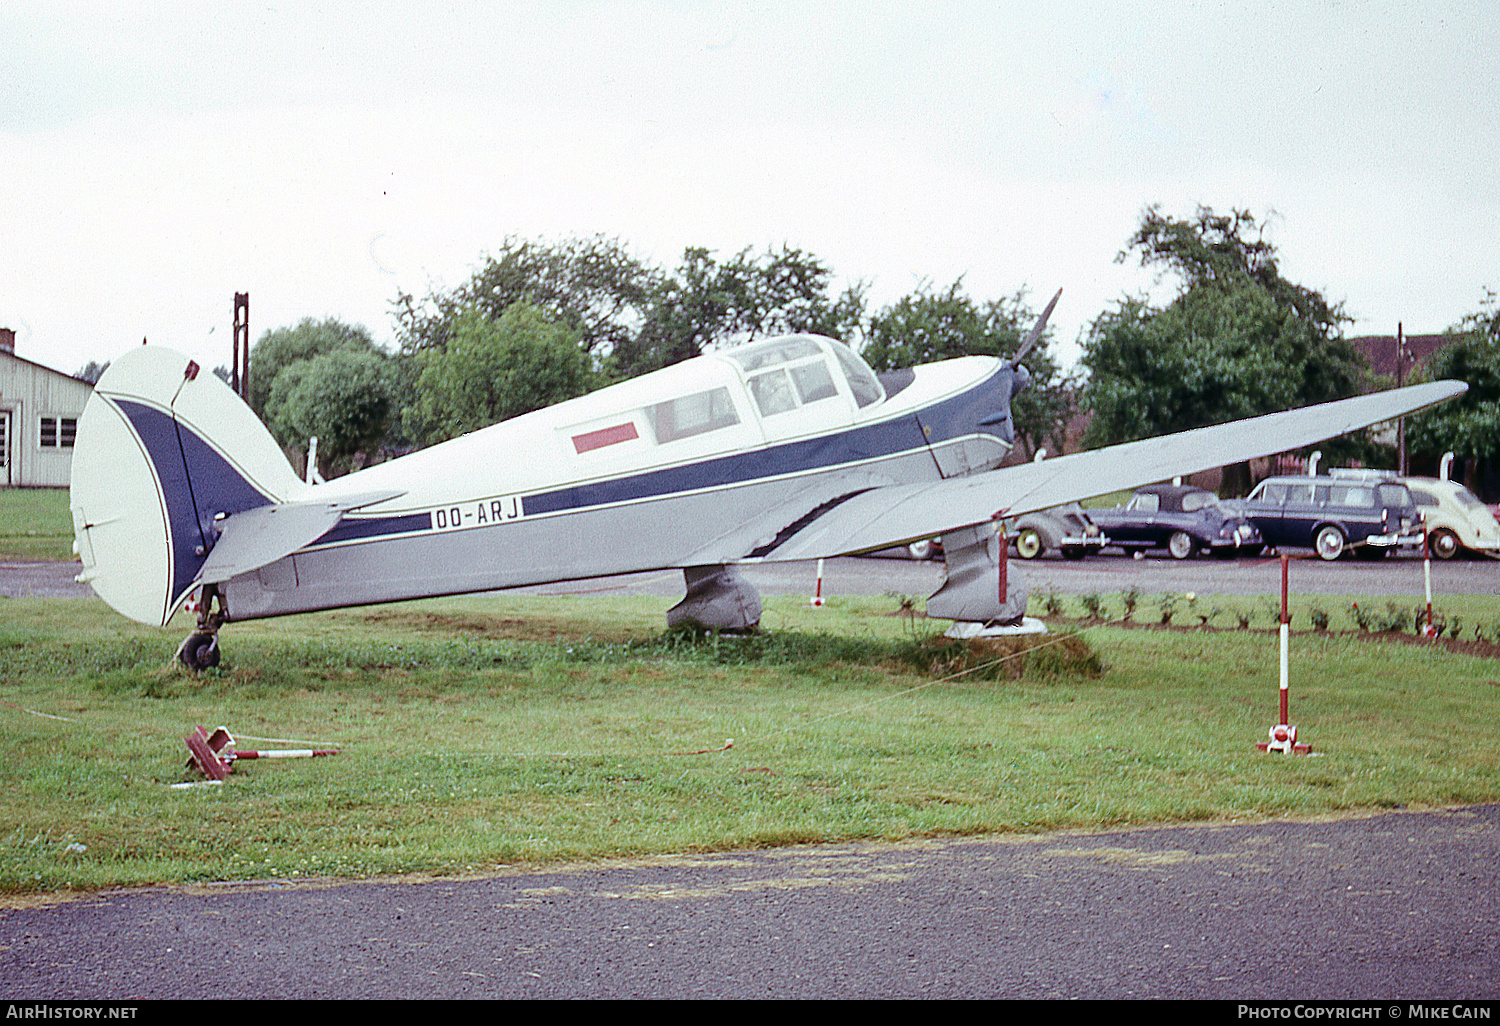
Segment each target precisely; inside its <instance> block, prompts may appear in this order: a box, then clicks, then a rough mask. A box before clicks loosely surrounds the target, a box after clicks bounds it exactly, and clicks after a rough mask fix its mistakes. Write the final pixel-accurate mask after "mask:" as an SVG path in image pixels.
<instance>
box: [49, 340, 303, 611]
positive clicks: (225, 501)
mask: <svg viewBox="0 0 1500 1026" xmlns="http://www.w3.org/2000/svg"><path fill="white" fill-rule="evenodd" d="M307 487H308V486H306V485H305V484H303V482H302V481H300V480H299V479H298V477H297V475H296V474H295V473H294V472H293V470H292V468H291V465H290V464H289V463H288V462H287V460H286V456H285V455H284V454H283V453H282V451H281V449H280V447H279V446H277V444H276V441H275V439H273V438H272V437H271V433H270V432H269V431H267V430H266V428H265V425H263V424H262V423H261V422H260V421H259V420H258V419H257V418H256V416H255V414H253V413H252V412H251V411H250V408H249V407H248V406H246V405H245V404H244V402H243V401H241V400H240V398H239V397H238V396H237V395H235V394H234V392H232V391H231V390H230V389H229V387H228V386H227V385H225V384H224V383H223V382H222V381H220V380H219V379H218V378H217V377H215V376H214V375H213V374H211V373H208V372H205V371H202V370H200V369H199V367H198V365H197V364H196V363H194V362H193V361H191V360H189V359H188V358H187V357H186V356H184V355H183V354H182V353H178V352H174V351H173V350H170V349H164V348H161V347H157V346H142V347H141V348H139V349H134V350H131V351H130V352H128V353H126V354H125V355H124V356H122V357H121V358H120V359H118V360H116V361H115V362H114V363H112V364H110V366H109V369H108V370H107V371H106V372H105V373H104V375H103V376H102V377H101V378H100V379H99V382H98V384H97V385H96V386H95V388H94V394H93V396H92V397H90V399H89V402H88V405H87V406H86V407H85V408H84V412H83V416H82V417H81V418H80V419H79V424H78V435H77V440H76V442H75V445H74V450H73V476H72V488H71V494H70V500H69V504H70V506H71V507H72V512H73V528H74V539H75V540H74V548H75V550H76V551H77V552H78V555H79V557H80V559H81V560H82V561H83V573H81V574H80V575H79V580H82V581H87V582H88V583H89V584H90V585H91V586H92V587H93V588H94V591H95V592H97V593H98V594H99V597H100V598H102V599H104V600H105V601H106V602H108V603H109V604H110V605H111V606H112V607H113V608H114V609H116V610H117V611H119V612H120V613H122V614H123V615H125V616H128V617H130V618H131V619H133V620H137V621H140V622H141V623H154V624H159V625H162V626H165V625H166V623H167V621H168V620H170V619H171V618H172V614H173V613H174V612H175V611H176V609H177V608H178V606H179V605H180V604H181V602H182V600H183V599H184V598H185V597H186V595H187V594H188V592H189V591H191V590H192V588H193V587H194V585H195V583H196V579H197V576H198V573H199V571H200V570H201V568H202V566H203V562H204V560H205V559H206V558H207V556H208V553H209V551H210V550H212V548H213V546H214V542H215V541H216V540H217V538H218V530H217V528H216V527H215V523H216V521H217V520H218V519H222V517H223V516H225V515H231V514H234V513H240V512H243V511H245V510H248V509H254V508H256V507H258V506H264V505H268V504H271V503H275V502H283V501H286V500H288V499H293V498H297V497H299V496H301V495H302V494H303V493H304V492H305V491H306V490H307Z"/></svg>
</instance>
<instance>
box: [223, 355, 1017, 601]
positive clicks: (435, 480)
mask: <svg viewBox="0 0 1500 1026" xmlns="http://www.w3.org/2000/svg"><path fill="white" fill-rule="evenodd" d="M1024 384H1025V371H1024V369H1018V370H1015V371H1013V370H1012V369H1011V368H1010V366H1009V365H1008V364H1007V363H1005V362H1004V361H1001V360H997V359H995V358H991V357H965V358H962V359H958V360H949V361H945V362H942V363H937V364H929V365H926V366H922V367H917V368H914V369H912V370H910V371H904V372H899V373H898V374H896V375H888V376H886V378H885V380H884V382H883V383H882V381H881V380H879V379H877V378H876V377H875V375H873V374H871V373H870V371H869V368H868V367H867V366H866V365H865V364H864V363H863V361H862V360H860V359H859V357H858V356H856V355H855V354H854V353H852V352H851V351H850V350H849V349H848V348H847V347H845V346H843V345H842V344H841V343H838V342H835V341H833V340H830V339H824V338H819V337H816V336H808V335H800V336H787V337H783V338H778V339H772V340H767V341H764V342H757V343H751V344H748V345H744V346H740V347H737V348H734V349H729V350H725V351H723V352H719V353H713V354H709V355H706V356H702V357H698V358H696V359H693V360H689V361H685V362H683V363H680V364H677V365H674V366H672V367H668V368H666V369H664V370H661V371H657V372H655V373H653V374H648V375H645V376H643V377H640V378H636V379H632V380H630V381H626V382H623V383H621V384H618V385H613V386H611V387H608V388H604V389H600V390H599V391H597V392H593V393H590V394H588V395H585V396H580V397H579V398H576V399H572V400H569V401H567V402H564V403H560V404H558V405H556V406H552V407H548V408H546V409H543V410H538V411H536V412H534V413H529V414H526V415H524V416H521V417H517V418H514V419H512V420H509V421H505V422H502V423H500V424H495V425H493V426H491V427H488V428H484V429H483V430H480V431H475V432H473V433H471V434H468V435H464V436H462V437H460V438H455V439H452V440H451V441H447V442H443V443H441V444H439V445H435V446H432V447H431V448H428V449H424V450H421V451H419V452H416V453H413V454H411V455H409V456H405V457H402V458H400V459H397V460H392V461H390V462H387V463H382V464H379V465H377V466H374V467H370V468H368V469H365V470H362V471H359V472H357V473H354V474H350V475H347V476H346V477H342V478H339V479H337V480H335V481H332V482H329V483H328V484H325V485H320V486H316V487H314V488H310V489H308V490H307V492H306V493H305V494H303V495H301V496H299V498H302V499H312V498H318V497H320V496H327V497H338V496H343V495H355V494H361V493H372V492H381V491H400V492H401V493H402V494H401V495H400V496H399V497H397V498H395V499H391V500H388V501H386V502H383V503H380V504H378V505H374V506H370V507H367V508H365V509H361V510H359V511H358V512H355V513H351V514H348V515H346V516H345V518H344V519H343V520H342V521H341V522H340V523H339V524H338V525H337V526H336V527H335V528H334V529H333V530H332V531H330V532H329V533H328V534H326V535H324V536H323V537H321V538H319V539H318V540H317V541H316V542H314V543H313V544H311V545H308V546H306V547H305V548H303V549H301V550H299V551H297V552H295V553H294V554H292V555H291V556H288V557H286V558H284V559H281V560H279V561H277V562H275V563H272V564H270V565H267V566H264V567H261V568H259V569H258V570H256V571H252V572H250V573H246V574H243V575H241V576H239V577H235V578H233V579H232V580H230V581H228V582H227V583H226V584H225V585H223V586H222V591H223V593H224V596H225V598H226V600H227V603H228V608H229V611H230V615H231V616H232V617H233V618H234V619H245V618H252V617H259V616H274V615H279V614H282V613H289V612H300V611H307V610H313V609H323V608H332V607H338V606H347V605H359V604H366V603H372V602H384V601H394V600H398V599H406V598H415V597H421V596H428V595H441V594H455V593H463V592H472V591H483V590H490V589H496V588H506V587H516V586H520V585H526V584H535V583H542V582H548V581H559V580H572V579H578V578H585V577H595V576H602V575H606V574H617V573H628V572H634V571H642V570H655V569H662V568H668V567H687V566H702V565H711V564H717V563H736V562H748V561H755V560H760V559H774V558H775V551H774V550H775V542H776V538H777V536H778V533H779V532H781V531H783V530H784V529H786V528H788V527H789V526H790V525H792V524H794V523H796V522H798V521H799V520H802V519H805V518H807V517H810V516H815V515H816V513H817V511H818V509H820V508H821V507H823V506H824V505H825V504H829V503H836V502H837V501H839V499H840V498H841V497H844V496H848V495H851V494H855V493H858V492H860V491H863V490H865V489H868V488H873V487H879V486H881V485H887V484H893V483H895V484H911V483H920V482H924V481H935V480H939V479H941V478H943V477H951V476H955V475H960V474H966V473H970V472H974V471H978V470H987V469H990V468H993V467H994V466H996V465H997V464H998V463H999V462H1000V461H1001V460H1002V459H1003V458H1004V456H1005V455H1006V454H1007V453H1008V452H1009V451H1010V448H1011V444H1012V440H1013V434H1012V429H1011V424H1010V409H1009V400H1010V397H1011V392H1012V391H1013V389H1015V388H1019V387H1023V386H1024Z"/></svg>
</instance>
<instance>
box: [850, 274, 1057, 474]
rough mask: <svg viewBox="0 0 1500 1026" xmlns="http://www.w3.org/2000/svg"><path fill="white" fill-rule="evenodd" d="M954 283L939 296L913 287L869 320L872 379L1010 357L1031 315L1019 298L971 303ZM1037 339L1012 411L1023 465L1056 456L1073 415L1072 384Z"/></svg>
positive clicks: (1045, 342) (1045, 340)
mask: <svg viewBox="0 0 1500 1026" xmlns="http://www.w3.org/2000/svg"><path fill="white" fill-rule="evenodd" d="M962 285H963V280H962V279H959V280H958V281H955V282H954V283H953V284H952V285H950V286H949V287H948V289H947V290H946V291H943V292H934V291H933V290H932V288H931V287H930V286H928V285H925V284H924V285H923V286H921V287H919V288H918V289H917V290H916V291H914V292H912V293H910V294H909V295H906V296H903V297H902V298H901V299H899V300H897V301H896V302H895V303H893V304H891V305H890V306H887V307H885V308H884V309H882V310H881V311H880V312H879V313H877V314H875V315H874V316H873V317H871V318H870V323H869V325H868V326H867V327H866V329H865V337H866V342H865V347H864V349H863V350H861V354H860V355H862V356H863V357H864V358H865V360H866V361H867V362H868V363H869V364H870V366H871V367H872V368H874V369H875V370H877V371H886V370H896V369H898V368H902V367H911V366H914V365H916V364H922V363H932V362H934V361H937V360H951V359H954V358H955V357H959V356H999V357H1009V356H1011V355H1012V354H1014V353H1015V352H1016V351H1017V350H1018V349H1019V348H1020V346H1021V339H1022V338H1024V337H1025V335H1026V333H1027V332H1029V331H1030V330H1031V327H1032V325H1033V324H1035V322H1036V317H1037V315H1036V314H1035V313H1034V312H1033V311H1032V310H1031V308H1030V306H1029V305H1028V304H1027V302H1026V293H1025V291H1024V290H1022V291H1019V292H1017V293H1016V294H1015V295H1014V296H1011V297H1010V298H1008V299H999V300H990V301H988V302H986V303H982V304H981V303H978V302H976V301H975V300H973V299H972V298H970V297H969V296H968V295H966V294H965V293H964V292H963V290H962ZM1050 349H1051V339H1050V337H1049V336H1048V335H1045V334H1044V335H1043V336H1042V339H1041V340H1040V341H1039V342H1038V343H1037V345H1036V347H1035V348H1033V349H1032V350H1031V352H1030V353H1029V354H1028V355H1027V357H1026V369H1027V370H1028V371H1030V372H1031V386H1030V387H1029V388H1027V389H1026V390H1025V391H1023V392H1020V393H1018V394H1017V395H1016V397H1015V399H1014V401H1013V402H1012V404H1011V415H1012V417H1013V418H1014V423H1015V427H1016V436H1017V439H1018V441H1019V442H1020V443H1021V451H1022V454H1023V455H1024V456H1025V457H1026V458H1027V459H1030V458H1031V457H1032V456H1034V455H1035V454H1036V451H1037V449H1038V448H1040V447H1041V446H1043V445H1048V446H1050V447H1051V448H1052V451H1053V452H1054V453H1056V452H1061V451H1062V448H1063V445H1064V442H1065V441H1066V438H1065V435H1066V431H1067V426H1068V421H1069V420H1070V419H1071V418H1072V416H1073V414H1074V412H1075V411H1076V401H1075V399H1074V395H1075V392H1076V386H1077V381H1076V379H1075V378H1074V376H1072V375H1068V374H1064V373H1063V372H1062V370H1061V368H1059V367H1058V364H1057V361H1056V359H1055V358H1054V357H1053V355H1052V353H1051V351H1050Z"/></svg>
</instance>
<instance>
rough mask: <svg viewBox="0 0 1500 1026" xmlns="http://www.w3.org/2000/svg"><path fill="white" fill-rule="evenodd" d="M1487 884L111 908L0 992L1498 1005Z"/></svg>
mask: <svg viewBox="0 0 1500 1026" xmlns="http://www.w3.org/2000/svg"><path fill="white" fill-rule="evenodd" d="M1497 866H1500V806H1480V807H1472V808H1461V809H1451V810H1437V811H1423V812H1394V813H1386V814H1382V815H1378V816H1372V817H1368V818H1348V819H1341V820H1331V821H1318V822H1270V823H1252V824H1234V825H1221V826H1193V827H1169V828H1154V829H1139V830H1126V831H1114V832H1103V833H1093V834H1048V835H1042V836H1033V837H1020V838H999V839H987V840H964V841H933V842H924V843H913V844H900V845H875V846H840V847H802V848H788V849H780V850H774V851H755V852H739V853H729V854H723V855H713V856H677V857H670V858H659V859H650V860H643V861H638V862H631V863H619V864H608V865H593V866H585V867H580V868H566V869H552V870H547V871H541V872H526V871H501V872H499V873H497V874H495V875H492V876H489V877H485V878H472V879H441V880H432V881H424V882H411V881H401V882H379V883H344V884H333V883H327V882H324V883H316V882H300V883H295V884H294V883H290V882H286V881H278V882H272V883H256V884H233V885H225V886H216V887H199V888H191V889H188V888H170V889H169V888H153V889H146V890H132V891H113V892H106V893H101V894H97V895H94V896H91V897H88V898H86V899H83V900H79V901H74V902H70V903H67V904H61V905H55V906H52V907H39V908H9V909H0V993H3V994H4V995H5V997H6V998H7V999H10V1000H13V1001H22V1000H42V999H54V1000H55V999H116V1000H130V999H153V998H215V999H219V998H403V999H405V998H608V997H622V998H703V997H715V998H859V997H864V998H903V997H937V998H958V997H970V998H1136V999H1142V998H1208V999H1228V1000H1233V1001H1246V1000H1260V1001H1293V1000H1296V1001H1306V1000H1312V999H1325V1000H1326V999H1352V1000H1367V1001H1368V1000H1374V1001H1383V1002H1390V1001H1395V1000H1398V999H1400V1000H1402V1001H1414V1000H1422V999H1426V1000H1431V1001H1444V1002H1452V1001H1457V1000H1465V999H1467V1000H1484V999H1490V1000H1493V999H1495V998H1500V871H1497V868H1496V867H1497ZM1383 1011H1384V1012H1385V1013H1386V1016H1385V1017H1387V1018H1389V1017H1399V1015H1400V1014H1401V1013H1405V1014H1411V1013H1410V1011H1409V1006H1406V1005H1402V1006H1400V1007H1399V1008H1398V1010H1397V1015H1396V1016H1392V1015H1390V1009H1389V1008H1385V1009H1383Z"/></svg>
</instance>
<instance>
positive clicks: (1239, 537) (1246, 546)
mask: <svg viewBox="0 0 1500 1026" xmlns="http://www.w3.org/2000/svg"><path fill="white" fill-rule="evenodd" d="M1089 516H1090V517H1092V518H1093V521H1094V523H1096V524H1098V525H1099V529H1100V530H1101V531H1103V532H1104V533H1105V534H1106V535H1108V536H1109V544H1110V545H1118V546H1119V547H1120V548H1122V549H1125V550H1126V551H1131V550H1144V549H1159V548H1165V549H1166V550H1167V552H1168V553H1169V554H1170V555H1171V556H1172V558H1173V559H1187V558H1188V557H1189V556H1191V555H1192V554H1193V553H1194V552H1199V551H1205V552H1212V553H1213V554H1214V555H1216V556H1235V555H1246V556H1253V555H1256V554H1258V553H1259V552H1260V550H1261V549H1262V548H1263V547H1264V544H1265V543H1264V540H1263V539H1262V538H1261V535H1260V533H1259V532H1257V531H1256V529H1255V526H1254V525H1253V524H1251V523H1250V521H1249V520H1247V519H1245V517H1243V516H1242V515H1240V514H1239V513H1238V512H1236V511H1234V510H1232V509H1230V508H1228V507H1226V506H1225V505H1223V504H1222V503H1220V502H1219V497H1218V496H1217V495H1215V494H1214V493H1213V492H1210V491H1206V490H1204V489H1202V488H1194V487H1192V486H1191V485H1168V484H1157V485H1146V486H1145V487H1144V488H1137V489H1136V492H1135V494H1134V495H1133V496H1131V498H1130V501H1129V502H1127V503H1126V504H1125V506H1124V508H1120V507H1118V506H1117V507H1115V508H1114V509H1093V510H1089Z"/></svg>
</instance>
